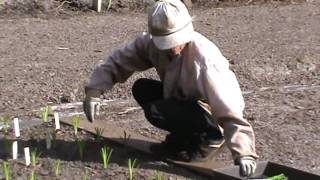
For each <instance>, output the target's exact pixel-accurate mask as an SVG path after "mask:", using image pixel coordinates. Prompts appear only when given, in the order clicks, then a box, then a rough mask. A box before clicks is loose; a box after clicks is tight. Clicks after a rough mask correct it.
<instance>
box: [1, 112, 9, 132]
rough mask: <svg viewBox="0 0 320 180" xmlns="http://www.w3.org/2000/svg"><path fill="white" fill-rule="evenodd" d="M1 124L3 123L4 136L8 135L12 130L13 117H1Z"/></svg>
mask: <svg viewBox="0 0 320 180" xmlns="http://www.w3.org/2000/svg"><path fill="white" fill-rule="evenodd" d="M0 122H2V123H3V131H4V135H8V133H9V128H10V122H11V117H10V116H4V117H1V118H0Z"/></svg>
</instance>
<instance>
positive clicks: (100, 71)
mask: <svg viewBox="0 0 320 180" xmlns="http://www.w3.org/2000/svg"><path fill="white" fill-rule="evenodd" d="M150 41H151V39H150V36H149V34H147V33H143V34H142V35H140V36H138V37H137V38H136V39H135V40H134V41H133V42H131V43H129V44H127V45H125V46H124V47H122V48H120V49H116V50H114V51H113V52H112V54H111V55H110V56H109V57H108V58H107V59H106V61H105V62H104V63H103V64H99V65H97V66H96V67H95V69H94V71H93V73H92V75H91V77H90V80H89V83H88V84H87V86H86V87H87V88H91V89H97V90H101V91H105V90H110V89H111V88H112V87H113V85H114V84H115V83H118V82H120V83H122V82H125V81H126V80H127V79H128V78H129V77H130V76H131V75H132V74H133V73H134V72H135V71H143V70H146V69H148V68H151V67H152V63H151V61H149V59H148V46H149V44H150Z"/></svg>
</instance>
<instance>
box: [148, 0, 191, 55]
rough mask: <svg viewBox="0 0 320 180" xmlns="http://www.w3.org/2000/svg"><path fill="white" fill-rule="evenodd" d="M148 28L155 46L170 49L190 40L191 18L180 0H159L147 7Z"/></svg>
mask: <svg viewBox="0 0 320 180" xmlns="http://www.w3.org/2000/svg"><path fill="white" fill-rule="evenodd" d="M148 28H149V33H150V34H151V35H152V40H153V42H154V44H155V45H156V47H157V48H158V49H161V50H165V49H171V48H173V47H176V46H178V45H182V44H185V43H187V42H189V41H191V40H192V35H193V32H194V29H193V25H192V18H191V16H190V14H189V12H188V9H187V7H186V6H185V5H184V4H183V2H181V1H180V0H159V1H157V2H155V3H154V4H153V5H152V7H151V8H150V9H149V13H148Z"/></svg>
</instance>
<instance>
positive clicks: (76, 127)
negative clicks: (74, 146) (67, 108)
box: [71, 116, 80, 136]
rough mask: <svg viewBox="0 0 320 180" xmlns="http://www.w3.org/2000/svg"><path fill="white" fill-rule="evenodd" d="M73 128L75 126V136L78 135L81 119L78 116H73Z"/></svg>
mask: <svg viewBox="0 0 320 180" xmlns="http://www.w3.org/2000/svg"><path fill="white" fill-rule="evenodd" d="M71 121H72V126H73V130H74V135H76V136H77V135H78V129H79V126H80V118H79V117H78V116H72V119H71Z"/></svg>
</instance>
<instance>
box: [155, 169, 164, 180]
mask: <svg viewBox="0 0 320 180" xmlns="http://www.w3.org/2000/svg"><path fill="white" fill-rule="evenodd" d="M155 179H156V180H164V177H163V174H162V173H160V172H159V171H156V177H155Z"/></svg>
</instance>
